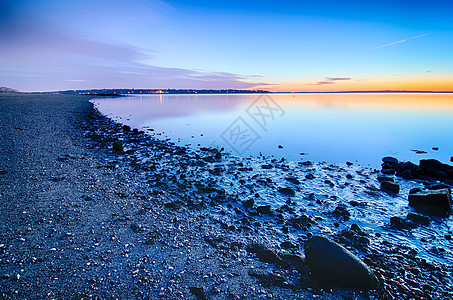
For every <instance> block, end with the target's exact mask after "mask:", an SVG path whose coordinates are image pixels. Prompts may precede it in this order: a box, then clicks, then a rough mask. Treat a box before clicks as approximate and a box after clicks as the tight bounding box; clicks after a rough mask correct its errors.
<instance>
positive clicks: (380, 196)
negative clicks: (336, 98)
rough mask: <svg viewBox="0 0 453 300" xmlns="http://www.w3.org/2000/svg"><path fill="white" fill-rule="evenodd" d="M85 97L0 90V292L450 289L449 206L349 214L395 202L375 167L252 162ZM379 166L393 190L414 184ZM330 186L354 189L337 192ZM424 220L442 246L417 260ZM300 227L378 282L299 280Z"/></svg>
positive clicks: (299, 295)
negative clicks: (127, 123) (414, 213)
mask: <svg viewBox="0 0 453 300" xmlns="http://www.w3.org/2000/svg"><path fill="white" fill-rule="evenodd" d="M92 97H93V96H75V95H74V96H71V95H34V94H0V136H1V139H0V147H1V152H0V156H1V159H0V209H1V211H2V213H1V214H0V298H6V299H10V298H11V299H82V298H83V299H92V298H96V299H134V298H137V299H159V298H161V299H257V298H264V299H266V298H272V299H304V298H317V299H392V298H403V299H404V298H407V299H410V298H414V299H436V298H437V299H444V298H447V297H452V296H453V294H452V292H451V290H452V281H451V274H452V267H451V259H450V257H451V256H450V255H451V253H452V252H451V249H453V246H452V243H451V235H450V236H448V235H449V234H450V233H451V228H450V223H449V222H450V221H449V218H447V219H430V218H427V219H422V221H423V222H425V221H426V222H427V223H426V224H424V225H420V224H418V225H414V224H415V223H411V222H409V221H406V218H404V219H401V220H400V219H398V220H400V223H395V222H393V223H392V222H391V220H390V218H387V216H385V218H386V219H385V224H383V222H384V221H382V220H381V219H379V218H378V217H376V221H370V222H371V223H370V224H366V225H365V227H363V226H364V225H363V224H364V222H362V223H360V222H359V221H360V220H365V219H367V217H365V215H366V214H371V213H374V214H377V213H376V212H375V211H374V210H373V208H370V206H371V205H372V204H373V203H377V204H376V206H379V207H380V206H385V205H388V207H391V206H392V205H393V206H395V205H394V204H395V203H400V202H402V201H406V202H407V197H406V196H405V197H406V198H404V199H403V197H396V196H395V195H393V194H391V193H390V194H389V193H387V192H386V191H382V190H380V189H379V188H378V186H379V181H378V176H380V173H379V171H378V170H371V169H370V170H364V169H362V168H359V167H357V168H354V166H350V165H348V166H344V167H343V166H342V167H337V166H330V165H323V164H319V165H318V164H312V163H309V162H304V163H299V164H296V165H295V166H293V165H291V164H290V163H287V162H284V161H280V162H276V161H275V160H274V161H273V160H271V159H265V158H263V159H262V161H260V162H258V163H259V164H258V165H257V162H256V161H248V160H241V161H240V159H239V158H235V157H233V156H231V155H229V154H227V153H223V152H221V151H219V150H217V149H201V150H197V151H195V150H190V149H186V148H184V147H178V146H176V145H174V144H172V143H168V142H165V141H161V140H157V139H154V138H152V137H150V136H148V135H146V134H144V133H143V132H139V131H138V130H135V131H133V130H131V129H130V128H124V127H122V126H121V125H120V124H115V123H113V122H112V121H110V120H109V119H107V118H105V117H104V116H102V115H100V114H99V113H98V112H97V111H96V110H95V109H94V108H93V105H92V104H91V103H90V102H89V101H88V100H89V99H90V98H92ZM114 144H116V145H117V146H116V149H115V150H117V151H114V150H113V148H112V145H114ZM123 145H124V149H122V146H123ZM252 170H253V171H254V172H256V170H259V171H258V173H250V172H251V171H252ZM272 172H275V173H278V174H277V175H278V176H280V177H281V178H282V180H283V182H286V184H285V185H282V184H281V183H280V182H276V181H275V178H276V177H272V178H274V181H273V180H272V179H271V178H270V177H271V176H270V175H269V174H273V173H272ZM253 174H254V175H253ZM302 174H303V175H302ZM277 175H275V176H277ZM381 175H382V174H381ZM266 177H268V178H266ZM392 180H393V179H392ZM395 180H396V182H397V183H398V191H397V192H398V193H400V194H402V195H407V194H408V193H409V189H411V188H413V187H414V186H420V185H421V184H420V183H413V182H412V181H405V180H402V179H401V180H400V179H395ZM226 185H228V186H231V189H226V188H225V187H223V186H226ZM318 186H322V187H323V188H322V189H319V190H318V189H316V188H314V187H318ZM400 186H401V189H402V190H401V192H400V190H399V188H400ZM326 190H327V191H329V193H331V194H330V195H327V194H326V193H325V192H324V191H326ZM337 190H338V191H337ZM345 190H348V193H349V194H352V195H353V196H354V197H355V198H354V199H356V200H354V202H353V201H350V202H349V203H345V204H343V203H340V202H341V201H340V200H341V199H338V196H337V195H340V196H341V195H342V194H341V193H343V191H345ZM349 190H350V192H349ZM270 191H272V193H274V192H275V195H278V196H275V197H282V199H286V200H285V201H286V202H285V201H284V202H283V205H282V206H281V207H279V208H278V209H275V208H273V207H270V206H267V205H266V203H265V199H263V198H265V197H270V196H272V195H274V194H271V192H270ZM334 191H335V193H334ZM295 195H304V196H303V197H302V198H303V203H302V202H298V203H296V202H297V201H296V202H295V201H294V200H293V201H292V200H291V198H292V197H294V196H295ZM272 197H273V196H272ZM302 198H301V199H302ZM252 199H253V200H252ZM260 201H262V203H260ZM298 201H299V200H298ZM301 201H302V200H301ZM373 201H374V202H373ZM391 201H393V202H391ZM382 203H384V204H382ZM401 207H402V208H401V210H400V211H399V212H400V213H404V214H407V213H408V212H411V211H410V208H408V207H407V204H404V205H402V206H401ZM311 210H313V211H316V212H318V215H315V214H312V213H310V212H311ZM382 211H383V212H384V211H386V208H383V209H382ZM392 213H394V212H392ZM383 214H384V213H383ZM392 216H394V215H392ZM368 218H369V217H368ZM371 219H373V218H372V217H371ZM357 220H359V221H357ZM373 220H374V219H373ZM394 220H395V219H394ZM356 223H359V224H360V227H359V225H357V224H356ZM387 223H388V224H387ZM401 224H403V225H407V228H406V227H404V226H402V225H401ZM384 225H385V226H384ZM397 225H401V226H399V228H395V227H398V226H397ZM412 225H414V226H412ZM373 226H374V227H373ZM411 226H412V227H411ZM435 226H438V227H437V228H442V230H443V231H442V232H444V233H445V235H444V234H442V236H440V237H438V239H437V240H435V239H433V240H430V241H431V242H432V243H433V245H442V247H440V246H436V247H435V249H434V250H433V253H431V254H430V255H432V256H433V257H434V258H437V257H439V259H438V260H436V259H433V260H432V261H431V260H427V259H425V258H424V257H423V258H420V257H419V256H418V253H419V251H420V253H424V252H423V251H424V250H423V249H424V248H426V247H425V246H424V245H423V244H421V246H420V247H419V248H420V249H417V246H418V245H419V243H423V239H425V240H426V236H428V237H429V236H432V235H433V232H436V227H435ZM376 228H381V229H376ZM387 230H389V231H387ZM312 232H313V233H314V234H317V233H324V234H326V232H327V233H328V235H329V237H330V238H335V240H336V241H337V242H339V243H340V244H343V245H344V246H345V247H347V248H348V249H349V250H350V251H351V252H353V253H354V254H356V255H357V256H358V257H359V258H360V259H362V260H363V261H364V263H365V264H366V265H368V266H369V267H370V268H371V269H372V270H373V271H374V272H375V273H376V275H377V278H378V279H379V282H380V284H379V287H378V288H377V289H375V290H372V291H363V292H362V291H351V290H345V289H340V288H336V289H332V288H331V287H327V286H325V285H324V284H323V283H322V282H318V281H316V280H314V279H312V278H311V275H310V270H309V268H308V267H307V266H306V265H305V262H304V251H303V245H304V243H305V241H307V239H308V238H310V237H311V235H312ZM401 232H402V233H401ZM395 235H398V236H401V235H403V236H407V239H414V240H418V243H417V244H414V243H412V245H408V244H407V243H399V242H398V238H396V237H395ZM295 237H297V238H295ZM420 240H421V241H422V242H420ZM436 243H438V244H436ZM409 244H411V243H409ZM436 251H437V252H436ZM425 257H428V256H425Z"/></svg>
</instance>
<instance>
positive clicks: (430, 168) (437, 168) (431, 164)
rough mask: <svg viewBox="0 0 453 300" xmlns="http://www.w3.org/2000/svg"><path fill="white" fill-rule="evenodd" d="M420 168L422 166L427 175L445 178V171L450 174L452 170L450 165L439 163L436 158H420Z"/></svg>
mask: <svg viewBox="0 0 453 300" xmlns="http://www.w3.org/2000/svg"><path fill="white" fill-rule="evenodd" d="M420 168H422V169H423V171H425V172H426V173H427V174H428V175H430V176H433V177H439V178H446V177H447V173H448V174H451V172H453V167H452V166H450V165H447V164H444V163H441V162H440V161H438V160H436V159H421V160H420ZM452 175H453V174H452ZM452 178H453V177H452Z"/></svg>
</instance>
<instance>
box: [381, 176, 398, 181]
mask: <svg viewBox="0 0 453 300" xmlns="http://www.w3.org/2000/svg"><path fill="white" fill-rule="evenodd" d="M377 180H378V181H379V182H382V181H390V182H394V181H395V180H393V178H390V177H387V176H378V177H377Z"/></svg>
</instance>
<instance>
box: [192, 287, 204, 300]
mask: <svg viewBox="0 0 453 300" xmlns="http://www.w3.org/2000/svg"><path fill="white" fill-rule="evenodd" d="M189 290H190V292H191V293H192V294H194V295H195V296H196V297H197V298H198V299H200V300H208V299H209V298H208V296H207V295H206V293H205V291H204V289H203V288H200V287H195V286H191V287H189Z"/></svg>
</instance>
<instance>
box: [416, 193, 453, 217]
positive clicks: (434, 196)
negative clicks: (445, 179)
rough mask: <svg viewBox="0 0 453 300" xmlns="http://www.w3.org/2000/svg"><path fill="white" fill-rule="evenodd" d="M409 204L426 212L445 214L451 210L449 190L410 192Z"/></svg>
mask: <svg viewBox="0 0 453 300" xmlns="http://www.w3.org/2000/svg"><path fill="white" fill-rule="evenodd" d="M409 205H411V206H412V207H414V208H416V209H419V210H422V211H425V212H426V213H428V214H434V215H439V216H446V215H448V214H450V213H451V212H452V209H451V194H450V190H449V189H440V190H432V191H421V192H418V193H414V194H410V195H409Z"/></svg>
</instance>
